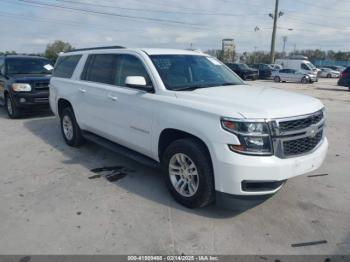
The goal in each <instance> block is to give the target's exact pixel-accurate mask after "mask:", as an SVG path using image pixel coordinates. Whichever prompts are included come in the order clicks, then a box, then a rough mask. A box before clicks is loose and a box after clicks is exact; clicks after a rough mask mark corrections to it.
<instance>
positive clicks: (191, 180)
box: [169, 153, 199, 197]
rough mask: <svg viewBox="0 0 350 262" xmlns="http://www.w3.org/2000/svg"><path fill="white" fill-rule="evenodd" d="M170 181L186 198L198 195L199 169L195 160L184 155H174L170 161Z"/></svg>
mask: <svg viewBox="0 0 350 262" xmlns="http://www.w3.org/2000/svg"><path fill="white" fill-rule="evenodd" d="M169 176H170V181H171V183H172V185H173V187H174V188H175V190H176V191H177V192H178V193H179V194H180V195H182V196H184V197H191V196H193V195H195V194H196V192H197V190H198V187H199V175H198V169H197V166H196V165H195V163H194V162H193V160H192V159H191V158H190V157H188V156H187V155H185V154H183V153H177V154H175V155H173V156H172V157H171V159H170V161H169Z"/></svg>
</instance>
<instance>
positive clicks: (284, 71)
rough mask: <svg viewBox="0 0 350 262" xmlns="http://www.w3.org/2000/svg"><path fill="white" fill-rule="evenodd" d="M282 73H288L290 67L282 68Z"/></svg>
mask: <svg viewBox="0 0 350 262" xmlns="http://www.w3.org/2000/svg"><path fill="white" fill-rule="evenodd" d="M280 73H282V74H286V73H288V69H282V70H280Z"/></svg>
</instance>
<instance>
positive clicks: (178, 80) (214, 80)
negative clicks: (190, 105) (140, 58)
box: [150, 55, 244, 91]
mask: <svg viewBox="0 0 350 262" xmlns="http://www.w3.org/2000/svg"><path fill="white" fill-rule="evenodd" d="M150 57H151V60H152V62H153V64H154V65H155V67H156V68H157V70H158V73H159V75H160V77H161V78H162V80H163V83H164V85H165V87H166V88H167V89H169V90H175V91H176V90H186V89H196V88H205V87H214V86H222V85H242V84H244V83H243V82H242V80H240V78H239V77H238V76H237V75H236V74H234V73H233V72H232V71H231V70H230V69H228V68H227V67H226V66H225V65H224V64H222V63H221V62H220V61H218V60H217V59H215V58H213V57H207V56H201V55H152V56H150Z"/></svg>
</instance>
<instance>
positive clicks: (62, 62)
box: [53, 55, 81, 78]
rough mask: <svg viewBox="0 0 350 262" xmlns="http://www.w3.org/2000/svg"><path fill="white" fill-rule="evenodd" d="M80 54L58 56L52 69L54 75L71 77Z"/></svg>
mask: <svg viewBox="0 0 350 262" xmlns="http://www.w3.org/2000/svg"><path fill="white" fill-rule="evenodd" d="M80 58H81V55H69V56H60V57H59V58H58V60H57V62H56V64H55V69H54V71H53V76H54V77H61V78H71V77H72V75H73V72H74V70H75V68H76V66H77V64H78V62H79V60H80Z"/></svg>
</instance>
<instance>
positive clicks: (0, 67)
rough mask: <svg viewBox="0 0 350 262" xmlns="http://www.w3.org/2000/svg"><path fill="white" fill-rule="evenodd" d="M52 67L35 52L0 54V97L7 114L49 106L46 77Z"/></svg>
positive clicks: (16, 114) (19, 114) (11, 114)
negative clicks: (31, 54)
mask: <svg viewBox="0 0 350 262" xmlns="http://www.w3.org/2000/svg"><path fill="white" fill-rule="evenodd" d="M52 69H53V67H52V66H51V64H50V61H49V60H48V59H46V58H43V57H38V56H23V55H5V56H0V100H2V101H3V102H4V104H5V108H6V110H7V113H8V115H9V117H10V118H17V117H20V116H21V114H22V113H23V112H24V111H25V110H27V109H31V108H34V107H38V106H46V107H48V106H49V81H50V74H51V71H52Z"/></svg>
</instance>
